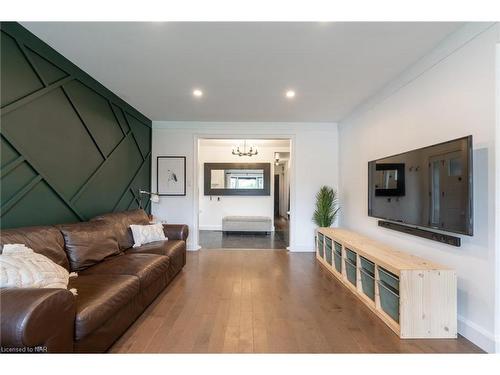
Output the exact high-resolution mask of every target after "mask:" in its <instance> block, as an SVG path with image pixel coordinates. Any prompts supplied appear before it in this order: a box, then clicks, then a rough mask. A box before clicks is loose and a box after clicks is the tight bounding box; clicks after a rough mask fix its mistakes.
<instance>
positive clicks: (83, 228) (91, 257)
mask: <svg viewBox="0 0 500 375" xmlns="http://www.w3.org/2000/svg"><path fill="white" fill-rule="evenodd" d="M58 228H59V229H60V230H61V233H62V234H63V237H64V246H65V248H66V252H67V254H68V258H69V263H70V267H71V271H82V270H84V269H85V268H88V267H90V266H92V265H94V264H97V263H99V262H101V261H102V260H103V259H104V258H107V257H109V256H112V255H118V254H120V248H119V246H118V241H117V239H116V234H115V231H114V227H113V226H112V225H108V224H107V223H105V222H84V223H76V224H64V225H59V226H58Z"/></svg>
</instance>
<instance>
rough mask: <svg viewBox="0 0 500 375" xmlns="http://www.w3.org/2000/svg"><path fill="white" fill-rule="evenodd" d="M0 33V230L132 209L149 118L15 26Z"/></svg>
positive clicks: (145, 185)
mask: <svg viewBox="0 0 500 375" xmlns="http://www.w3.org/2000/svg"><path fill="white" fill-rule="evenodd" d="M0 30H1V32H0V33H1V40H0V47H1V54H0V58H1V65H0V70H1V88H0V90H1V91H0V99H1V110H0V111H1V122H0V150H1V154H0V197H1V206H0V227H1V228H12V227H20V226H28V225H47V224H57V223H68V222H77V221H85V220H88V219H90V218H92V217H93V216H95V215H98V214H102V213H106V212H112V211H123V210H127V209H133V208H137V207H139V201H138V199H139V198H138V197H137V190H138V189H139V188H141V189H144V190H148V191H151V120H149V119H148V118H147V117H145V116H144V115H142V114H141V113H139V112H138V111H137V110H136V109H134V108H133V107H131V106H130V105H129V104H127V103H126V102H124V101H123V100H122V99H120V98H119V97H118V96H116V95H115V94H113V93H112V92H111V91H109V90H108V89H106V88H105V87H104V86H103V85H101V84H100V83H99V82H97V81H96V80H95V79H93V78H92V77H90V76H89V75H88V74H86V73H85V72H84V71H82V70H81V69H79V68H78V67H77V66H76V65H74V64H73V63H71V62H70V61H69V60H68V59H66V58H65V57H64V56H62V55H61V54H59V53H58V52H56V51H55V50H54V49H52V48H51V47H50V46H48V45H47V44H46V43H44V42H42V41H41V40H40V39H39V38H37V37H36V36H35V35H33V34H32V33H30V32H29V31H28V30H26V29H25V28H23V27H22V26H21V25H19V24H18V23H15V22H2V23H1V25H0ZM96 58H99V56H96ZM142 199H143V201H142V202H141V203H142V206H143V207H146V210H148V211H149V209H150V207H149V199H148V197H143V198H142Z"/></svg>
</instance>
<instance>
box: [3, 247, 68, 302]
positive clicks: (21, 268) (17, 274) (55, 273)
mask: <svg viewBox="0 0 500 375" xmlns="http://www.w3.org/2000/svg"><path fill="white" fill-rule="evenodd" d="M72 276H76V274H75V273H72V274H70V273H69V272H68V270H66V268H64V267H62V266H60V265H58V264H56V263H54V262H53V261H52V260H51V259H49V258H47V257H46V256H44V255H42V254H37V253H35V252H34V251H33V250H32V249H30V248H29V247H26V246H25V245H24V244H6V245H4V246H3V250H2V254H0V288H61V289H67V288H68V282H69V278H70V277H72ZM71 292H72V293H73V294H76V290H74V289H72V290H71Z"/></svg>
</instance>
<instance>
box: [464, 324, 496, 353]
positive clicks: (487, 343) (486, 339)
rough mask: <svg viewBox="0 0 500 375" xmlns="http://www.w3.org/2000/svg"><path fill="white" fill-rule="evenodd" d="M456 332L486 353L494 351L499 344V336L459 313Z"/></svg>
mask: <svg viewBox="0 0 500 375" xmlns="http://www.w3.org/2000/svg"><path fill="white" fill-rule="evenodd" d="M458 333H459V334H461V335H462V336H464V337H465V338H466V339H468V340H470V341H472V342H473V343H474V344H476V345H477V346H479V347H480V348H482V349H484V350H485V351H487V352H488V353H495V347H497V348H498V347H499V344H500V337H495V335H494V334H493V333H491V332H489V331H488V330H486V329H485V328H483V327H481V326H479V325H478V324H476V323H474V322H472V321H470V320H468V319H466V318H464V317H463V316H461V315H458Z"/></svg>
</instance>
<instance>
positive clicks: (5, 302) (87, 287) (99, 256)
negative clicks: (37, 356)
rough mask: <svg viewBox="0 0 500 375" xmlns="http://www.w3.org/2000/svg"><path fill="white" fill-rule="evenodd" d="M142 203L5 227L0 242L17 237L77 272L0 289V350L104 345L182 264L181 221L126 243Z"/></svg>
mask: <svg viewBox="0 0 500 375" xmlns="http://www.w3.org/2000/svg"><path fill="white" fill-rule="evenodd" d="M148 223H149V218H148V215H147V214H146V213H145V212H144V211H143V210H133V211H125V212H119V213H111V214H105V215H101V216H98V217H95V218H93V219H92V220H90V221H88V222H82V223H76V224H64V225H57V226H43V227H27V228H16V229H7V230H3V231H2V232H1V236H0V243H1V245H2V246H3V245H4V244H8V243H23V244H25V245H26V246H28V247H30V248H32V249H33V250H34V251H35V252H37V253H40V254H43V255H45V256H47V257H48V258H50V259H52V260H53V261H54V262H56V263H57V264H59V265H61V266H63V267H65V268H66V269H68V271H70V272H77V273H78V277H72V278H70V283H69V286H68V289H70V288H76V289H77V295H76V296H75V295H73V294H72V293H71V292H70V291H69V290H64V289H35V288H33V289H31V288H28V289H17V288H5V289H0V309H1V310H0V312H1V316H0V321H1V335H0V345H1V347H2V352H16V351H21V352H23V351H26V349H28V350H29V351H32V352H38V351H48V352H63V353H69V352H85V353H98V352H105V351H106V350H107V349H108V348H109V347H110V346H111V345H112V344H113V343H114V342H115V341H116V340H117V339H118V338H119V337H120V336H121V335H122V334H123V333H124V332H125V331H126V329H127V328H128V327H129V326H130V325H131V324H132V323H133V322H134V321H135V320H136V319H137V318H138V317H139V316H140V315H141V313H142V312H143V311H144V310H145V309H146V307H147V306H148V305H149V304H150V303H151V302H152V301H153V300H154V299H155V298H156V296H157V295H158V294H159V293H160V292H161V291H162V290H163V289H164V288H165V287H166V286H167V285H168V284H169V283H170V282H171V281H172V280H173V278H174V277H175V276H176V275H177V274H178V273H179V272H180V271H181V270H182V268H183V266H184V265H185V264H186V239H187V236H188V228H187V226H185V225H164V226H163V227H164V231H165V235H166V236H167V237H168V241H157V242H153V243H149V244H145V245H143V246H140V247H136V248H133V247H132V245H133V243H134V242H133V238H132V233H131V230H130V228H129V226H130V225H131V224H148Z"/></svg>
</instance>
